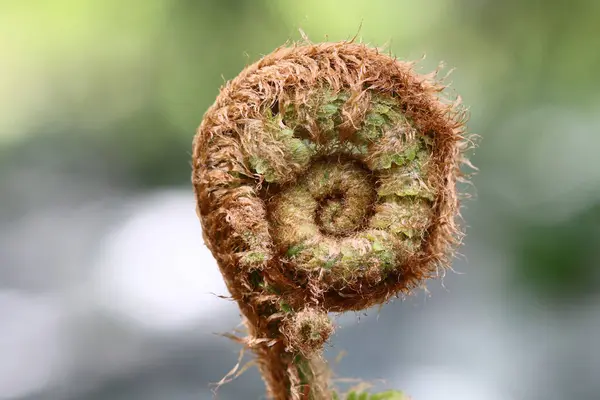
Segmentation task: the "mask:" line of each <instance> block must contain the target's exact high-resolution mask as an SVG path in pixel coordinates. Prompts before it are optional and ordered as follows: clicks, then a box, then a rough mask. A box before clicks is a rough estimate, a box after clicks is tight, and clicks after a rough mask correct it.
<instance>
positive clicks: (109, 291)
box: [0, 0, 600, 400]
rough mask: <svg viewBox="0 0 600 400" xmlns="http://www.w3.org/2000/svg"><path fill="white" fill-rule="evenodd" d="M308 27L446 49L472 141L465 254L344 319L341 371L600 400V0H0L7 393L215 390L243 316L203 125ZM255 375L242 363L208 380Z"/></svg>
mask: <svg viewBox="0 0 600 400" xmlns="http://www.w3.org/2000/svg"><path fill="white" fill-rule="evenodd" d="M299 28H302V29H303V30H304V31H305V32H306V34H307V35H308V36H309V37H310V38H311V39H312V40H313V41H324V40H332V41H333V40H335V41H337V40H344V39H349V38H351V37H353V36H355V35H357V34H358V37H359V39H360V40H362V41H363V42H366V43H369V44H372V45H377V46H382V45H387V46H388V48H389V49H391V51H392V52H393V53H394V54H395V55H397V56H398V57H399V58H401V59H409V60H412V59H420V58H422V57H423V55H426V58H425V59H424V60H423V61H422V62H420V63H419V69H420V70H421V71H422V72H429V71H431V70H433V69H434V68H435V67H436V66H437V64H438V62H439V61H441V60H442V61H444V62H445V63H446V65H447V66H448V68H447V69H449V68H451V67H456V70H455V71H454V73H453V74H452V75H451V78H450V80H451V81H452V89H451V93H454V92H453V91H455V92H456V93H459V94H460V95H461V96H462V98H463V100H464V103H465V104H467V105H468V106H469V107H470V109H471V120H470V123H469V127H470V130H471V131H472V132H473V133H476V134H478V135H480V136H481V137H482V139H481V142H480V147H479V148H478V149H477V151H476V152H475V153H474V154H472V157H471V158H472V161H473V162H474V164H476V165H477V166H478V167H479V169H480V171H479V173H478V175H476V176H475V179H474V183H475V187H476V188H475V189H471V193H473V194H475V195H476V198H475V199H474V200H471V201H468V202H467V203H465V208H464V209H463V215H464V217H465V219H466V221H467V222H468V236H467V239H466V241H465V246H464V247H463V248H462V253H463V255H464V257H461V258H459V259H457V260H456V262H455V263H454V265H453V268H454V271H455V273H449V274H448V275H447V276H446V277H445V279H444V280H443V281H437V282H432V283H430V284H429V285H428V291H422V292H418V293H416V294H415V296H413V297H411V298H409V299H407V300H405V301H396V302H394V303H391V304H388V305H386V306H385V307H383V308H382V309H373V310H369V311H368V312H366V313H359V314H349V315H344V316H338V317H336V322H337V324H338V325H339V329H338V332H337V334H336V336H335V337H334V339H333V340H332V342H331V344H330V346H329V347H328V349H327V356H328V358H330V359H332V360H333V359H335V358H336V357H337V356H338V355H340V354H344V352H346V355H345V356H344V357H343V358H342V360H341V361H340V362H339V363H337V364H334V371H335V372H336V374H337V376H338V377H340V378H358V377H360V378H364V379H365V380H369V381H373V382H375V383H376V384H377V388H379V389H385V388H398V389H402V390H404V391H405V392H407V393H408V394H410V395H412V396H413V397H414V399H415V400H447V399H461V400H513V399H514V400H517V399H519V400H520V399H527V400H529V399H531V400H537V399H540V400H541V399H544V400H562V399H578V400H586V399H589V400H594V399H598V398H600V379H599V377H600V159H599V158H598V155H599V153H600V90H599V89H600V83H599V81H598V71H600V51H599V49H600V2H598V1H596V0H589V1H585V0H572V1H566V0H565V1H560V0H556V1H542V0H527V1H525V0H504V1H490V0H478V1H477V0H422V1H409V0H401V1H400V0H395V1H394V0H387V1H386V0H374V1H371V2H368V1H361V0H343V1H342V0H339V1H325V0H305V1H284V0H277V1H269V0H253V1H250V0H248V1H241V0H240V1H236V0H219V1H208V0H207V1H201V0H127V1H118V0H95V1H94V0H79V1H69V0H28V1H25V0H0V110H1V111H0V399H27V400H37V399H39V400H72V399H73V400H75V399H78V400H137V399H140V400H141V399H143V400H166V399H169V400H188V399H189V400H191V399H210V398H211V397H212V395H213V394H212V392H211V389H212V387H211V386H210V384H211V383H214V382H217V381H219V380H220V379H221V378H222V377H223V376H224V375H225V374H226V373H227V372H228V371H229V370H230V368H231V367H233V365H235V363H236V361H237V357H238V351H239V346H238V345H237V344H235V343H233V342H231V341H230V340H228V339H225V338H223V337H221V336H219V335H218V333H223V332H229V331H231V330H232V329H235V328H236V327H237V325H238V322H239V315H238V312H237V308H236V306H235V305H234V304H232V303H231V302H229V301H227V300H223V299H220V298H217V297H216V296H215V294H219V295H226V294H227V293H226V289H225V288H224V286H223V283H222V281H221V278H220V275H219V272H218V270H217V268H216V266H215V263H214V262H213V260H212V258H211V256H210V254H209V252H208V251H207V250H206V248H204V246H203V243H202V239H201V230H200V225H199V223H198V221H197V218H196V215H195V211H194V206H195V205H194V198H193V195H192V189H191V184H190V151H191V141H192V136H193V134H194V132H195V129H196V127H197V125H198V124H199V122H200V120H201V118H202V115H203V113H204V111H205V110H206V109H207V108H208V106H209V105H210V104H211V103H212V101H213V100H214V98H215V96H216V95H217V93H218V89H219V87H220V86H221V85H222V84H223V83H224V81H225V80H227V79H231V78H233V77H234V76H235V75H236V74H237V73H238V72H239V71H240V70H241V69H242V68H243V67H244V66H245V65H247V64H248V63H251V62H253V61H255V60H256V59H258V58H259V57H260V56H261V55H263V54H266V53H269V52H270V51H272V50H273V49H274V48H275V47H277V46H279V45H281V44H282V43H284V42H285V41H286V40H288V39H291V40H298V39H300V34H299V31H298V29H299ZM244 360H249V358H248V357H246V358H245V359H244ZM263 393H264V389H263V386H262V382H261V381H260V378H259V375H258V373H257V371H256V369H253V368H251V369H250V370H248V371H247V372H246V373H245V374H243V375H242V376H241V377H239V378H238V379H236V380H234V381H233V382H231V383H229V384H227V385H225V386H223V387H221V388H220V390H219V391H218V396H219V397H218V398H219V399H223V400H228V399H235V400H239V399H244V400H245V399H259V398H264V394H263Z"/></svg>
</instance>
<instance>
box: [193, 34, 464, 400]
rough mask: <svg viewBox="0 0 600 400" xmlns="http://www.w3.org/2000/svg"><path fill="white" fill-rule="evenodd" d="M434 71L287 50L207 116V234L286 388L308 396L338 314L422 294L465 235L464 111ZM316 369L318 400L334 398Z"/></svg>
mask: <svg viewBox="0 0 600 400" xmlns="http://www.w3.org/2000/svg"><path fill="white" fill-rule="evenodd" d="M434 78H435V77H434V76H433V75H430V76H422V75H418V74H417V73H415V72H414V70H413V64H412V63H406V62H401V61H398V60H396V59H393V58H391V57H389V56H387V55H384V54H381V53H379V52H378V51H377V50H374V49H371V48H369V47H367V46H364V45H361V44H355V43H347V42H344V43H327V44H308V45H297V46H292V47H283V48H280V49H278V50H276V51H275V52H273V53H272V54H270V55H268V56H266V57H264V58H263V59H261V60H260V61H258V62H257V63H255V64H253V65H251V66H249V67H247V68H246V69H245V70H244V71H243V72H242V73H240V75H239V76H238V77H236V78H235V79H234V80H232V81H230V82H228V83H227V85H226V86H225V87H224V88H222V90H221V93H220V94H219V96H218V98H217V100H216V102H215V104H214V105H213V106H212V107H211V108H210V109H209V110H208V111H207V113H206V114H205V116H204V119H203V121H202V123H201V125H200V128H199V129H198V132H197V135H196V137H195V140H194V152H193V168H194V172H193V178H192V180H193V184H194V189H195V193H196V197H197V203H198V211H199V216H200V219H201V222H202V226H203V233H204V238H205V242H206V244H207V246H208V247H209V249H210V250H211V251H212V253H213V255H214V256H215V258H216V259H217V261H218V264H219V267H220V269H221V271H222V273H223V276H224V278H225V281H226V283H227V285H228V288H229V290H230V292H231V294H232V297H233V298H234V299H235V300H237V301H238V303H239V305H240V308H241V310H242V312H243V314H244V316H245V318H246V320H247V321H246V322H247V325H248V328H249V334H250V336H249V338H248V340H247V344H248V346H249V347H251V348H253V350H254V351H255V352H256V353H257V355H258V364H259V367H260V369H261V371H262V373H263V376H264V378H265V381H266V383H267V388H268V392H269V394H270V396H271V397H273V398H276V399H288V398H305V397H302V393H303V392H301V391H300V390H299V389H298V388H296V387H295V385H296V383H297V382H299V381H302V379H301V376H305V375H306V374H307V368H308V370H310V368H311V367H310V366H311V365H313V364H314V365H315V366H316V365H317V364H318V362H317V359H318V357H319V354H320V350H321V348H322V346H323V344H324V342H325V341H326V339H327V337H328V336H329V334H330V333H331V332H332V327H331V324H330V323H327V322H328V321H329V320H328V318H327V315H326V313H327V312H341V311H347V310H358V309H362V308H366V307H369V306H371V305H373V304H377V303H382V302H385V301H386V300H388V299H389V298H390V297H392V296H395V295H399V294H408V293H409V292H410V291H411V290H412V289H414V288H416V287H418V286H419V285H421V284H422V283H423V281H424V280H426V279H428V278H432V277H435V276H437V275H438V273H439V271H440V270H443V268H444V267H446V266H447V264H448V262H449V259H450V257H451V256H452V253H453V250H454V248H455V246H456V245H457V244H458V243H459V239H460V236H461V233H460V232H459V230H458V229H457V225H456V223H455V217H456V215H457V210H458V200H457V195H456V188H455V184H456V180H457V177H458V176H459V175H460V171H459V167H460V162H461V150H460V149H461V146H462V145H463V144H464V143H465V140H466V138H465V134H464V128H463V126H464V119H465V116H464V112H463V111H462V109H461V108H460V107H459V106H458V104H457V103H448V102H446V101H445V100H444V99H443V98H442V97H441V94H440V93H441V91H442V89H443V87H442V86H441V85H440V84H438V83H437V82H436V81H435V79H434ZM325 321H327V322H325ZM299 355H302V356H303V357H304V358H306V360H305V361H303V362H302V363H301V364H302V366H301V367H300V366H299V365H300V364H298V363H297V362H296V361H295V360H298V358H297V357H298V356H299ZM311 357H312V358H311ZM315 368H316V367H315ZM282 371H284V372H282ZM309 372H310V371H309ZM313 372H314V371H313ZM308 375H309V376H311V377H312V383H311V384H312V385H313V386H315V388H314V390H312V391H311V393H312V394H311V396H313V397H312V398H316V397H315V393H326V392H327V391H326V389H325V388H326V386H327V382H325V381H323V380H322V379H321V380H319V377H318V376H317V375H316V374H314V373H309V374H308ZM317 386H318V390H317V388H316V387H317ZM306 398H308V397H306ZM324 398H325V397H324Z"/></svg>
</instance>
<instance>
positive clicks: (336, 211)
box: [315, 191, 358, 236]
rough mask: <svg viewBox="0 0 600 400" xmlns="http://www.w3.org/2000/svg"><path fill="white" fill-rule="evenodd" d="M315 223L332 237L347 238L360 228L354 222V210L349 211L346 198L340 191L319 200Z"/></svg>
mask: <svg viewBox="0 0 600 400" xmlns="http://www.w3.org/2000/svg"><path fill="white" fill-rule="evenodd" d="M318 204H319V205H318V207H317V209H316V211H315V222H316V223H317V225H318V226H319V228H320V230H321V232H322V233H324V234H327V235H332V236H347V235H349V234H350V233H352V232H353V231H354V230H355V229H356V228H357V227H358V226H357V221H356V220H353V219H352V218H351V217H352V210H349V209H348V204H347V202H346V197H345V195H344V193H342V192H340V191H334V192H333V193H331V194H330V195H328V196H325V197H323V198H322V199H319V200H318Z"/></svg>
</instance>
